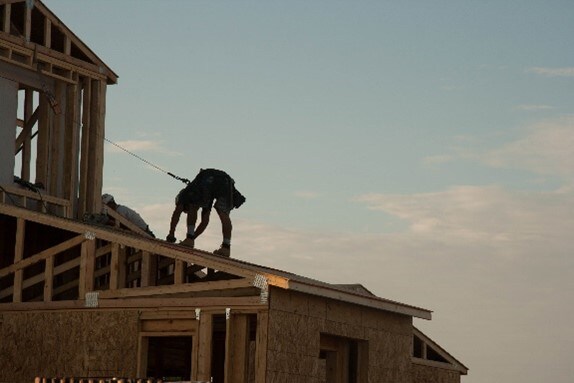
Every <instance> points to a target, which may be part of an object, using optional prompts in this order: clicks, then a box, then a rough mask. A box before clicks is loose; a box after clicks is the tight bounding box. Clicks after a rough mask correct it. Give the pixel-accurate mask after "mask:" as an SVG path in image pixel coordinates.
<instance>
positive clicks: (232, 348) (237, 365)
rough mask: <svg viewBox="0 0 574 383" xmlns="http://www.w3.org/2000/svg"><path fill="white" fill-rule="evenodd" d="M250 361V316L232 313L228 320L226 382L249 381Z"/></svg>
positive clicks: (243, 382) (238, 382)
mask: <svg viewBox="0 0 574 383" xmlns="http://www.w3.org/2000/svg"><path fill="white" fill-rule="evenodd" d="M248 363H249V317H248V316H247V315H244V314H234V313H233V311H232V314H231V315H230V317H229V318H228V319H227V322H226V333H225V379H224V381H225V383H247V378H248V372H249V368H248Z"/></svg>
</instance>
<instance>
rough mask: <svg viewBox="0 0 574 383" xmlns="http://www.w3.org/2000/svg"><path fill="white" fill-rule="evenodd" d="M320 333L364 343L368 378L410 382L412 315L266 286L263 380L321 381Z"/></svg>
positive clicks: (285, 381) (373, 382) (374, 380)
mask: <svg viewBox="0 0 574 383" xmlns="http://www.w3.org/2000/svg"><path fill="white" fill-rule="evenodd" d="M320 333H325V334H330V335H334V336H339V337H346V338H353V339H358V340H365V341H367V342H368V363H367V366H368V368H367V369H368V372H367V376H368V379H366V380H365V381H367V382H369V383H375V382H377V383H378V382H381V383H383V382H389V383H390V382H392V383H411V379H412V377H411V367H412V363H411V347H412V336H413V335H412V318H411V317H410V316H405V315H399V314H393V313H389V312H384V311H380V310H374V309H370V308H367V307H362V306H357V305H353V304H349V303H344V302H339V301H335V300H331V299H327V298H321V297H315V296H311V295H307V294H302V293H297V292H294V291H288V290H279V289H275V288H273V289H271V291H270V311H269V335H268V352H267V358H268V361H267V382H273V383H287V382H289V383H297V382H301V383H303V382H304V383H311V382H312V383H321V382H324V376H325V371H324V370H325V361H324V360H321V359H320V358H319V352H320Z"/></svg>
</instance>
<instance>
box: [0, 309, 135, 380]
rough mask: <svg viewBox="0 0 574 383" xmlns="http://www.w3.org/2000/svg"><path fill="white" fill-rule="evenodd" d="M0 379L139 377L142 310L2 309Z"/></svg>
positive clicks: (0, 321)
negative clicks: (138, 361)
mask: <svg viewBox="0 0 574 383" xmlns="http://www.w3.org/2000/svg"><path fill="white" fill-rule="evenodd" d="M0 315H1V317H2V319H1V320H0V382H33V381H34V377H35V376H78V377H79V376H83V377H90V376H135V374H136V363H137V339H138V312H137V311H135V310H132V311H126V310H123V311H91V310H82V311H68V312H63V311H62V312H58V311H45V312H32V313H27V312H5V313H0Z"/></svg>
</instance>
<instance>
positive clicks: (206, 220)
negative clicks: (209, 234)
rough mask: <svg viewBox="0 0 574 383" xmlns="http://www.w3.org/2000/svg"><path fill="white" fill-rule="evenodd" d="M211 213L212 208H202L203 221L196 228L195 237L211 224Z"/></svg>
mask: <svg viewBox="0 0 574 383" xmlns="http://www.w3.org/2000/svg"><path fill="white" fill-rule="evenodd" d="M210 213H211V210H210V209H201V222H200V223H199V225H197V227H196V228H195V238H197V237H199V236H200V235H201V233H203V232H204V231H205V228H206V227H207V225H208V224H209V214H210Z"/></svg>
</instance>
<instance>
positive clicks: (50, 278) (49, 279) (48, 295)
mask: <svg viewBox="0 0 574 383" xmlns="http://www.w3.org/2000/svg"><path fill="white" fill-rule="evenodd" d="M53 290H54V255H52V256H50V257H48V258H46V268H45V270H44V302H51V301H52V293H53Z"/></svg>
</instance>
